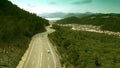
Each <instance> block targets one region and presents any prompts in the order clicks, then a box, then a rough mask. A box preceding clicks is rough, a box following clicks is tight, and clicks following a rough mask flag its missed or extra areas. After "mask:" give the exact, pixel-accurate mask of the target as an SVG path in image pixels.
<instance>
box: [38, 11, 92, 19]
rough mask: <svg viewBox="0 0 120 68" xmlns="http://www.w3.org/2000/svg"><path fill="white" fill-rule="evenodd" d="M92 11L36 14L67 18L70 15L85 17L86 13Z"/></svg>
mask: <svg viewBox="0 0 120 68" xmlns="http://www.w3.org/2000/svg"><path fill="white" fill-rule="evenodd" d="M91 14H93V13H91V12H86V13H62V12H56V13H43V14H38V16H41V17H43V18H67V17H71V16H75V17H79V18H81V17H85V16H88V15H91Z"/></svg>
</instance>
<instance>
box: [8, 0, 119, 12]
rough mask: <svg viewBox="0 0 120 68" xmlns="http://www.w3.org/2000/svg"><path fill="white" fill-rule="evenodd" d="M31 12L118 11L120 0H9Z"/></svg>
mask: <svg viewBox="0 0 120 68" xmlns="http://www.w3.org/2000/svg"><path fill="white" fill-rule="evenodd" d="M10 1H11V2H12V3H13V4H16V5H17V6H19V7H20V8H22V9H24V10H27V11H29V12H32V13H36V14H40V13H54V12H64V13H85V12H92V13H120V0H10Z"/></svg>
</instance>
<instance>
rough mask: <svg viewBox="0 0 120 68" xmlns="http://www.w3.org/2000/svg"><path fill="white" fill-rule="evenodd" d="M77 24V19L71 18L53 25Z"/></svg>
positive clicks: (78, 20)
mask: <svg viewBox="0 0 120 68" xmlns="http://www.w3.org/2000/svg"><path fill="white" fill-rule="evenodd" d="M79 22H80V19H79V18H77V17H74V16H72V17H68V18H64V19H62V20H58V21H56V22H55V23H58V24H77V23H79Z"/></svg>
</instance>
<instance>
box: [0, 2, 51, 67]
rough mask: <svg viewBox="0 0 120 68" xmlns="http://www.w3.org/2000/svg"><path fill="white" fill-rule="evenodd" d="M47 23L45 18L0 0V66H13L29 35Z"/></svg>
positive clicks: (22, 51)
mask: <svg viewBox="0 0 120 68" xmlns="http://www.w3.org/2000/svg"><path fill="white" fill-rule="evenodd" d="M47 25H49V24H48V21H47V20H45V19H43V18H41V17H38V16H36V15H35V14H31V13H29V12H27V11H25V10H22V9H20V8H18V7H17V6H16V5H13V4H12V3H11V2H9V1H8V0H0V68H2V67H8V68H15V67H16V65H17V64H18V62H19V60H20V59H21V56H22V55H23V53H24V52H25V50H26V48H27V47H28V44H29V41H30V39H31V37H32V36H33V35H34V34H36V33H38V32H43V31H45V28H44V27H45V26H47Z"/></svg>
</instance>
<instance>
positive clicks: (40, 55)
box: [22, 27, 61, 68]
mask: <svg viewBox="0 0 120 68" xmlns="http://www.w3.org/2000/svg"><path fill="white" fill-rule="evenodd" d="M46 29H47V31H46V32H44V33H39V34H37V35H35V36H34V37H33V39H32V41H31V43H30V47H29V51H28V55H27V59H26V60H25V62H24V64H23V65H22V68H61V64H60V61H59V59H58V56H57V53H56V52H55V50H54V48H53V45H52V43H51V42H50V41H49V39H48V34H49V33H52V32H53V31H54V30H53V29H50V28H49V27H46Z"/></svg>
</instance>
